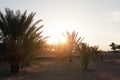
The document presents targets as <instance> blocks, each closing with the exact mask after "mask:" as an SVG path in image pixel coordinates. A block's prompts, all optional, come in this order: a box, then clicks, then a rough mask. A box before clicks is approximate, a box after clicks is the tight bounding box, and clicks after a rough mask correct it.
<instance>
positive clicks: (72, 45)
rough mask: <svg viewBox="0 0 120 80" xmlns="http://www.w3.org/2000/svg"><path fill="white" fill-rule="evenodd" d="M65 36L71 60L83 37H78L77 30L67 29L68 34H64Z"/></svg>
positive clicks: (67, 51)
mask: <svg viewBox="0 0 120 80" xmlns="http://www.w3.org/2000/svg"><path fill="white" fill-rule="evenodd" d="M63 36H64V37H65V38H66V45H65V47H66V53H67V55H69V58H70V59H69V60H70V61H71V57H72V53H75V51H76V50H75V49H76V46H77V44H80V43H81V41H82V40H83V39H82V38H81V37H79V38H78V33H76V32H75V31H73V32H68V31H66V35H65V34H63Z"/></svg>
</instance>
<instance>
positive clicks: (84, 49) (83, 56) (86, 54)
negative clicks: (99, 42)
mask: <svg viewBox="0 0 120 80" xmlns="http://www.w3.org/2000/svg"><path fill="white" fill-rule="evenodd" d="M90 54H91V49H90V47H89V46H88V45H87V44H86V43H82V44H81V49H80V64H81V69H82V70H87V69H88V65H89V62H90V58H91V57H90Z"/></svg>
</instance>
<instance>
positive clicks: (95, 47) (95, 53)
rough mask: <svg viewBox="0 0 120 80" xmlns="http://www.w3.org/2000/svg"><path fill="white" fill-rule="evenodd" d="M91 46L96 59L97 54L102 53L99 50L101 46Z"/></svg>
mask: <svg viewBox="0 0 120 80" xmlns="http://www.w3.org/2000/svg"><path fill="white" fill-rule="evenodd" d="M90 48H91V58H92V59H93V60H94V61H95V60H96V57H97V55H98V54H99V53H100V51H99V50H98V49H99V46H92V47H90Z"/></svg>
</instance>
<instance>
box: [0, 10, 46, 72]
mask: <svg viewBox="0 0 120 80" xmlns="http://www.w3.org/2000/svg"><path fill="white" fill-rule="evenodd" d="M34 16H35V13H33V12H32V13H30V14H29V15H27V11H25V12H24V13H22V14H21V12H20V10H17V11H16V12H14V11H13V10H10V9H8V8H6V9H5V14H3V13H2V12H0V29H1V31H2V33H3V36H4V41H3V43H2V44H4V45H5V47H6V48H5V51H4V52H5V54H6V55H5V56H6V61H7V62H8V63H9V65H10V72H11V73H18V72H19V69H20V66H21V65H23V64H25V63H26V61H29V59H30V57H31V55H33V52H34V51H35V50H36V49H38V48H41V47H42V45H43V44H42V43H43V42H44V38H43V36H42V35H41V33H42V31H40V29H41V28H42V27H43V26H40V27H37V26H36V25H37V24H38V23H39V22H40V21H41V20H38V21H37V22H35V23H33V18H34Z"/></svg>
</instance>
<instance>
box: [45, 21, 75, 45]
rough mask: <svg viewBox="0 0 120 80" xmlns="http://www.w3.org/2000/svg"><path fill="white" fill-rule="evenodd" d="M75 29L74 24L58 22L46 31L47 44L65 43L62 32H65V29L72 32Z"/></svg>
mask: <svg viewBox="0 0 120 80" xmlns="http://www.w3.org/2000/svg"><path fill="white" fill-rule="evenodd" d="M74 30H77V29H76V28H75V27H74V26H71V25H70V24H67V23H61V24H58V25H56V26H54V27H52V28H50V29H49V30H48V31H47V33H48V36H50V37H49V38H48V40H47V42H48V43H49V44H59V43H66V39H65V37H64V36H63V35H62V33H66V31H69V32H72V31H74Z"/></svg>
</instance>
